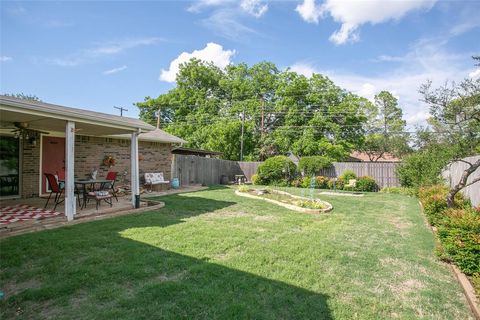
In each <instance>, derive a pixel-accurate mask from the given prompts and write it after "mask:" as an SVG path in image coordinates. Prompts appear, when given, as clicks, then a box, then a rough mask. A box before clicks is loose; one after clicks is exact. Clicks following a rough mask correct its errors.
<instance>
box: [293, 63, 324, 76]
mask: <svg viewBox="0 0 480 320" xmlns="http://www.w3.org/2000/svg"><path fill="white" fill-rule="evenodd" d="M290 71H293V72H296V73H298V74H301V75H303V76H305V77H307V78H310V77H311V76H312V74H314V73H318V71H316V70H315V68H314V67H312V66H311V65H310V64H308V63H304V62H297V63H295V64H293V65H291V66H290Z"/></svg>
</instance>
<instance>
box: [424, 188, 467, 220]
mask: <svg viewBox="0 0 480 320" xmlns="http://www.w3.org/2000/svg"><path fill="white" fill-rule="evenodd" d="M447 194H448V187H446V186H444V185H433V186H429V187H422V188H420V189H419V190H418V198H419V199H420V202H421V203H422V205H423V209H424V211H425V214H426V215H427V219H428V222H430V224H431V225H432V226H436V225H438V224H439V223H440V222H441V220H442V219H444V218H445V214H444V212H443V211H444V210H445V209H447ZM454 206H455V207H456V208H465V207H468V201H467V200H465V198H464V197H463V194H462V193H460V192H459V193H457V194H456V196H455V201H454Z"/></svg>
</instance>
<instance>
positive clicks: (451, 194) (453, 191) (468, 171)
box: [447, 159, 480, 208]
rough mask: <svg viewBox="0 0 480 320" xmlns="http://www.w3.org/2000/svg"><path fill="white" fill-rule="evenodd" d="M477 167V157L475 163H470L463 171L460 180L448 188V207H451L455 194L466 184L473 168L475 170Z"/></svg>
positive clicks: (479, 162)
mask: <svg viewBox="0 0 480 320" xmlns="http://www.w3.org/2000/svg"><path fill="white" fill-rule="evenodd" d="M479 167H480V159H478V160H477V161H476V162H475V163H473V164H471V165H470V167H468V168H467V169H465V171H463V174H462V177H461V178H460V181H459V182H458V183H457V184H456V185H455V186H454V187H453V188H452V189H450V192H449V193H448V195H447V206H448V207H449V208H452V207H453V205H454V199H455V195H456V194H457V193H458V192H459V191H460V190H462V189H463V188H465V187H466V186H467V180H468V177H470V175H471V174H472V173H474V172H475V170H477V169H478V168H479Z"/></svg>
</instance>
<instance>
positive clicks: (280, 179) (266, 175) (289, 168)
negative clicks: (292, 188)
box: [257, 156, 297, 186]
mask: <svg viewBox="0 0 480 320" xmlns="http://www.w3.org/2000/svg"><path fill="white" fill-rule="evenodd" d="M296 169H297V168H296V166H295V164H294V163H293V161H292V160H290V159H289V158H287V157H285V156H275V157H272V158H268V159H267V160H266V161H265V162H264V163H262V164H261V165H260V166H259V167H258V169H257V175H258V178H259V179H260V181H261V182H260V183H261V184H267V185H268V184H277V185H283V186H287V185H288V184H290V182H291V181H292V180H293V179H294V178H295V173H296V171H297V170H296Z"/></svg>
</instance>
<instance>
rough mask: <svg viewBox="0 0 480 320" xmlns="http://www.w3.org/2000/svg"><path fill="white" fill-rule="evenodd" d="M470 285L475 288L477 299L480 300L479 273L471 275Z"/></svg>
mask: <svg viewBox="0 0 480 320" xmlns="http://www.w3.org/2000/svg"><path fill="white" fill-rule="evenodd" d="M471 280H472V285H473V287H474V288H475V292H476V294H477V298H479V299H480V272H476V273H474V274H473V275H472V278H471Z"/></svg>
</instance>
